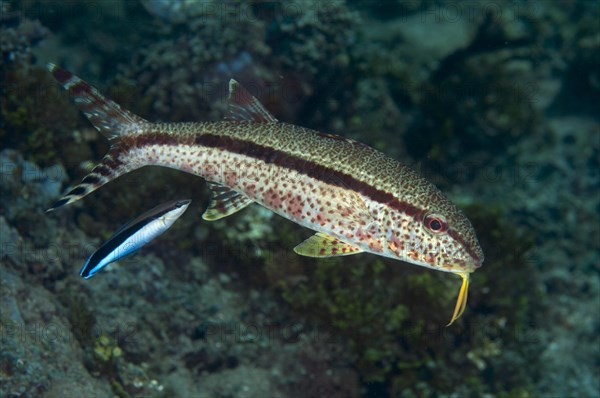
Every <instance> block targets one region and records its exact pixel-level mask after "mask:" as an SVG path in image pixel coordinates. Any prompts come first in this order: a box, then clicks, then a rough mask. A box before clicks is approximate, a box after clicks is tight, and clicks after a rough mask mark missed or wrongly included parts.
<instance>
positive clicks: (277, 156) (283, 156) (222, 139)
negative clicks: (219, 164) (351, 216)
mask: <svg viewBox="0 0 600 398" xmlns="http://www.w3.org/2000/svg"><path fill="white" fill-rule="evenodd" d="M194 143H195V144H196V145H203V146H207V147H211V148H220V149H225V150H227V151H230V152H233V153H237V154H240V155H245V156H248V157H252V158H255V159H260V160H263V161H265V162H266V163H270V164H275V165H277V166H279V167H283V168H286V169H290V170H295V171H297V172H299V173H301V174H304V175H307V176H309V177H312V178H314V179H316V180H319V181H323V182H325V183H327V184H330V185H335V186H338V187H342V188H346V189H352V190H353V191H356V192H360V193H362V194H363V195H365V196H367V197H369V198H371V199H372V200H374V201H376V202H379V203H385V204H388V205H390V206H392V207H393V208H395V209H397V210H399V211H401V212H403V213H405V214H407V215H409V216H412V217H414V218H415V219H418V218H420V217H421V215H422V213H423V212H422V211H421V209H419V208H418V207H415V206H413V205H411V204H410V203H406V202H402V201H400V200H398V199H397V198H396V197H394V195H392V194H391V193H388V192H384V191H381V190H379V189H376V188H374V187H373V186H371V185H369V184H367V183H366V182H363V181H360V180H357V179H356V178H354V177H352V176H351V175H348V174H345V173H342V172H339V171H337V170H333V169H331V168H329V167H326V166H323V165H320V164H318V163H315V162H312V161H310V160H306V159H301V158H299V157H297V156H294V155H290V154H288V153H285V152H283V151H280V150H277V149H275V148H271V147H266V146H262V145H258V144H255V143H253V142H250V141H243V140H238V139H235V138H231V137H227V136H219V135H210V134H203V135H199V136H196V138H195V142H194Z"/></svg>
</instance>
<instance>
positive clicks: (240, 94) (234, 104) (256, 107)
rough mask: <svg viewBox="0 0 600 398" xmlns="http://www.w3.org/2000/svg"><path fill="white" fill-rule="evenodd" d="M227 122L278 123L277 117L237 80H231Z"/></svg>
mask: <svg viewBox="0 0 600 398" xmlns="http://www.w3.org/2000/svg"><path fill="white" fill-rule="evenodd" d="M228 101H229V103H228V114H227V117H226V119H227V120H237V121H245V122H263V123H268V122H277V119H275V116H273V115H271V113H270V112H269V111H268V110H267V109H266V108H265V107H264V106H263V104H261V103H260V101H259V100H257V99H256V97H255V96H253V95H252V94H250V93H249V92H248V91H246V89H245V88H244V87H242V85H241V84H239V83H238V82H237V81H236V80H233V79H231V80H229V98H228Z"/></svg>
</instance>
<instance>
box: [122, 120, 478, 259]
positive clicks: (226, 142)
mask: <svg viewBox="0 0 600 398" xmlns="http://www.w3.org/2000/svg"><path fill="white" fill-rule="evenodd" d="M188 139H189V140H190V141H191V142H182V140H188ZM122 144H123V145H122V148H123V147H124V146H128V147H129V146H135V147H143V146H147V145H166V146H173V145H179V144H188V145H194V144H195V145H200V146H206V147H210V148H219V149H223V150H226V151H229V152H233V153H237V154H240V155H244V156H248V157H251V158H254V159H259V160H262V161H264V162H266V163H270V164H275V165H277V166H279V167H283V168H286V169H290V170H295V171H297V172H299V173H301V174H304V175H307V176H309V177H312V178H314V179H316V180H319V181H323V182H325V183H327V184H330V185H334V186H338V187H342V188H345V189H351V190H353V191H356V192H360V193H361V194H363V195H365V196H367V197H368V198H370V199H371V200H373V201H375V202H378V203H382V204H386V205H388V206H390V207H392V208H394V209H396V210H398V211H400V212H402V213H404V214H406V215H408V216H410V217H413V219H414V220H416V221H422V220H423V216H424V215H425V210H422V209H420V208H418V207H416V206H413V205H411V204H410V203H407V202H403V201H401V200H398V198H396V197H395V196H394V195H392V194H391V193H388V192H385V191H382V190H379V189H377V188H375V187H373V186H371V185H369V184H368V183H366V182H364V181H360V180H358V179H356V178H354V177H353V176H351V175H348V174H345V173H342V172H339V171H337V170H333V169H331V168H329V167H326V166H323V165H320V164H318V163H315V162H312V161H310V160H306V159H301V158H299V157H297V156H294V155H290V154H289V153H285V152H283V151H280V150H278V149H275V148H271V147H267V146H263V145H259V144H256V143H254V142H251V141H244V140H239V139H236V138H232V137H228V136H223V135H214V134H202V135H197V136H194V137H193V141H192V138H191V137H189V138H188V137H185V136H177V135H171V134H166V133H158V132H157V133H149V134H144V135H143V136H140V137H137V139H136V140H135V142H129V143H124V142H122ZM123 149H125V148H123ZM450 232H452V235H451V236H452V237H453V238H454V239H455V240H457V241H458V242H460V243H461V244H462V246H463V247H465V248H466V250H467V252H468V253H469V255H470V256H471V257H472V258H473V259H475V260H476V261H479V256H477V255H476V253H475V251H474V250H472V248H471V247H470V246H469V245H468V244H466V242H465V241H464V240H463V239H462V238H461V237H460V236H459V235H458V234H457V233H455V231H453V230H452V229H450V230H449V233H450Z"/></svg>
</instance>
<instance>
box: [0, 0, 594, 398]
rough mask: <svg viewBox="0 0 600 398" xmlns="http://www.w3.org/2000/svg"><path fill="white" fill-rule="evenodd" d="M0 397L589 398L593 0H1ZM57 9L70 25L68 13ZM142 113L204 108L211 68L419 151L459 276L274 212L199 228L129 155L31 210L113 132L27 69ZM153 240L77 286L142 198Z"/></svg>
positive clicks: (187, 187)
mask: <svg viewBox="0 0 600 398" xmlns="http://www.w3.org/2000/svg"><path fill="white" fill-rule="evenodd" d="M0 8H1V10H2V15H1V16H0V33H1V35H0V37H1V39H0V50H1V53H2V59H1V60H0V72H2V76H1V77H0V78H1V79H2V82H1V84H0V94H1V98H0V148H1V149H0V303H1V308H0V339H1V340H0V395H1V396H7V397H21V396H22V397H25V396H43V397H65V396H67V397H68V396H74V397H75V396H77V397H79V396H102V397H103V396H119V397H137V396H145V397H147V396H151V397H190V396H198V397H223V398H225V397H321V396H322V397H353V396H356V397H359V396H369V397H371V396H373V397H380V396H381V397H397V396H400V397H468V396H486V397H499V398H504V397H537V396H540V397H546V396H548V397H549V396H552V397H573V396H577V397H596V396H597V394H598V391H600V378H599V376H598V375H599V374H600V367H599V365H598V364H599V363H600V352H599V350H600V349H599V346H600V337H599V336H600V333H599V332H600V268H599V264H600V243H599V242H600V227H599V225H600V195H599V189H600V183H599V182H600V175H599V171H598V170H600V161H599V159H600V120H599V118H598V112H597V109H598V107H599V105H600V76H599V72H598V71H600V60H599V54H600V39H599V37H600V28H599V27H598V19H599V18H600V7H599V6H598V5H597V4H596V3H594V2H587V1H573V2H562V3H559V2H543V1H529V2H512V1H493V2H492V1H482V2H465V3H457V2H454V1H439V2H435V3H432V2H426V1H399V2H391V1H390V2H345V1H332V2H319V1H317V2H315V1H304V0H303V1H298V2H245V1H241V2H229V1H217V0H215V1H206V2H194V1H186V0H181V1H172V2H163V1H154V0H142V1H139V2H137V1H118V0H110V1H99V2H94V3H85V2H82V3H69V2H64V3H63V2H43V1H27V2H16V1H0ZM66 22H68V23H66ZM45 62H55V63H58V64H61V65H62V66H64V67H66V68H68V69H70V70H72V71H73V72H75V73H77V74H78V75H80V76H81V77H83V78H85V79H86V80H88V81H90V82H91V83H93V84H94V85H95V86H97V87H98V88H99V89H100V90H101V91H102V92H104V93H106V94H107V95H108V96H110V97H111V98H113V99H115V100H116V101H117V102H119V103H120V104H122V105H123V106H124V107H126V108H128V109H130V110H132V111H134V112H136V113H138V114H140V115H141V116H143V117H145V118H147V119H149V120H155V121H184V120H218V119H219V118H220V117H221V115H222V112H223V109H224V106H223V101H222V99H223V95H224V92H225V88H226V87H225V86H226V82H227V79H229V78H230V77H235V78H236V79H238V80H240V81H241V82H242V83H243V84H245V85H246V86H247V87H248V88H249V89H250V91H252V92H253V93H254V94H256V95H257V97H259V98H260V99H261V100H262V101H263V102H264V103H265V105H266V107H267V108H268V109H270V110H272V111H273V112H274V113H275V114H276V115H277V117H278V118H279V119H280V120H285V121H286V122H292V123H296V124H300V125H303V126H307V127H311V128H315V129H317V130H320V131H325V132H331V133H336V134H341V135H344V136H347V137H351V138H354V139H358V140H360V141H363V142H365V143H367V144H369V145H371V146H374V147H376V148H378V149H380V150H383V151H384V152H386V153H387V154H389V155H391V156H394V157H396V158H397V159H400V160H402V161H404V162H406V163H410V164H412V165H413V166H414V167H415V168H416V169H418V170H419V171H420V172H421V173H422V174H424V175H425V176H426V177H427V178H428V179H430V180H431V181H432V182H434V183H435V184H436V185H438V186H439V187H440V188H441V189H442V190H443V191H444V192H445V193H447V194H448V195H449V196H450V197H451V199H452V200H453V201H455V202H456V203H457V204H458V205H459V206H460V207H461V208H463V209H464V211H465V212H466V214H467V215H468V216H469V218H470V219H471V221H472V222H473V224H474V227H475V229H476V230H477V234H478V237H479V239H480V241H481V244H482V246H483V249H484V252H485V253H486V261H485V264H484V267H483V268H481V269H480V270H478V271H477V272H476V273H475V274H474V275H473V278H472V285H471V290H470V294H469V303H468V307H467V311H466V313H465V314H464V316H463V317H462V318H461V319H460V320H459V321H458V322H457V323H456V324H455V325H452V326H451V327H449V328H446V327H444V325H445V324H446V323H447V321H448V318H449V315H450V312H451V309H452V305H453V301H454V299H455V295H456V291H457V289H458V283H459V281H458V280H457V279H456V278H455V277H454V276H452V275H449V274H444V273H436V272H433V271H430V270H425V269H420V268H418V267H412V266H407V265H405V264H402V263H398V262H394V261H392V260H388V259H381V258H377V257H376V256H371V255H356V256H350V257H347V258H344V259H343V261H341V260H340V259H339V258H338V259H328V260H318V261H317V260H313V259H307V258H302V257H299V256H296V255H295V254H294V253H293V252H292V250H291V248H293V247H294V246H295V245H296V244H298V243H299V242H301V241H302V240H303V239H305V238H306V237H307V236H309V235H310V232H309V231H306V230H303V229H302V228H299V227H297V226H295V225H293V224H291V223H288V222H284V221H282V220H281V219H280V218H279V217H278V216H274V215H272V214H271V213H269V212H268V211H265V210H264V209H262V208H260V207H258V206H250V207H249V208H248V209H245V210H244V211H242V212H240V213H238V214H235V215H233V216H230V217H228V218H226V219H223V220H219V221H218V222H215V223H207V222H204V221H202V219H201V213H202V211H203V209H204V207H205V206H206V202H207V198H208V196H207V192H206V189H205V187H204V184H203V183H202V182H201V180H200V179H199V178H196V177H193V176H190V175H185V174H183V173H177V172H174V171H169V170H160V169H142V170H138V171H136V172H134V173H132V174H130V175H127V176H123V177H121V178H120V179H118V180H117V181H115V182H112V183H111V184H109V185H107V186H105V187H103V188H102V189H101V190H99V191H97V192H95V193H94V194H93V195H90V196H88V197H86V198H85V199H84V200H82V201H80V202H77V203H76V204H74V205H72V206H70V207H67V208H65V209H61V210H60V211H57V212H52V213H45V209H46V208H48V207H49V205H50V204H51V203H52V202H53V201H54V200H56V199H57V198H58V197H59V196H60V193H61V192H63V191H64V190H66V189H67V187H68V186H69V185H71V184H73V183H75V182H76V181H78V178H79V177H81V176H82V175H84V174H85V172H86V171H88V170H89V169H90V167H91V166H93V164H94V162H95V161H98V160H99V159H100V158H101V157H102V156H103V155H104V153H105V152H106V151H107V149H108V144H107V143H106V141H105V139H104V138H103V137H101V136H100V134H98V133H97V132H96V131H95V130H94V129H93V128H91V126H90V125H89V123H88V122H87V121H86V120H85V119H84V118H83V117H81V116H80V115H79V114H78V112H77V110H76V108H75V106H74V105H73V104H71V103H69V101H68V98H67V96H66V95H65V94H64V93H63V92H62V91H61V90H60V89H59V88H58V87H57V85H56V84H55V83H54V82H53V81H52V79H51V78H50V77H49V76H48V73H47V72H46V71H45V69H44V67H43V65H44V63H45ZM184 197H189V198H192V199H193V201H194V203H193V205H192V206H191V207H190V209H189V210H188V212H187V213H186V215H185V216H184V217H182V219H181V220H180V221H178V222H177V224H176V225H175V226H174V227H173V228H172V229H171V230H169V231H168V233H166V234H165V235H164V236H162V237H161V238H160V239H159V240H157V241H156V242H155V243H153V244H152V245H149V246H148V247H146V248H144V249H143V250H142V251H141V252H140V253H138V254H136V255H135V256H133V257H131V258H126V259H124V260H122V261H120V262H118V263H116V264H113V265H111V266H110V267H108V268H107V270H106V271H105V272H102V273H100V274H98V275H96V276H95V277H94V278H92V279H90V280H83V279H82V278H80V277H79V275H78V271H79V269H80V267H81V266H82V265H83V263H84V261H85V259H86V258H87V256H89V254H90V253H91V252H93V250H94V249H95V248H97V247H98V245H99V244H101V243H102V242H103V241H104V240H105V239H106V238H107V237H108V236H110V234H111V233H112V232H113V231H115V230H116V229H117V228H118V227H119V226H120V225H122V224H123V223H125V222H126V221H127V220H128V219H130V218H132V217H133V216H135V215H136V214H139V213H141V212H143V211H144V210H146V209H149V208H150V207H152V206H154V205H156V204H158V203H161V201H166V200H170V199H175V198H184Z"/></svg>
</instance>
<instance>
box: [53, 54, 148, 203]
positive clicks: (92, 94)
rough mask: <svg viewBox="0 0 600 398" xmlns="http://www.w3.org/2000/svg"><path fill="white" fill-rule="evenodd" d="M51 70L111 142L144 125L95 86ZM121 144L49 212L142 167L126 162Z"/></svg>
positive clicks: (56, 69)
mask: <svg viewBox="0 0 600 398" xmlns="http://www.w3.org/2000/svg"><path fill="white" fill-rule="evenodd" d="M48 70H49V71H50V72H51V73H52V75H53V76H54V78H55V79H56V80H57V81H58V82H59V83H60V84H61V85H62V86H63V87H64V88H65V89H66V90H67V91H68V92H69V94H71V96H72V97H73V100H74V101H75V105H77V107H78V108H79V109H80V110H81V111H82V112H83V114H84V115H85V116H86V117H87V118H88V120H89V121H90V122H91V123H92V125H93V126H94V127H95V128H96V129H97V130H98V131H99V132H100V133H102V134H103V135H104V136H105V137H107V138H108V139H109V140H110V141H111V143H114V141H116V140H117V139H118V138H119V137H122V136H126V135H131V134H136V133H138V132H140V131H141V130H142V129H143V127H144V125H147V124H148V121H146V120H145V119H143V118H141V117H139V116H137V115H134V114H133V113H131V112H129V111H127V110H125V109H123V108H121V107H120V106H119V105H118V104H117V103H115V102H113V101H111V100H109V99H107V98H105V97H104V96H103V95H102V94H100V93H99V92H98V90H96V89H95V88H94V87H92V86H90V85H89V84H88V83H86V82H85V81H83V80H81V79H80V78H78V77H77V76H75V75H73V74H72V73H71V72H69V71H67V70H64V69H62V68H60V67H58V66H56V65H54V64H48ZM121 155H122V153H121V151H120V150H119V146H118V145H111V149H110V150H109V152H108V154H107V155H106V156H105V157H104V159H102V161H101V162H100V163H99V164H98V165H96V167H94V168H93V169H92V171H91V173H90V174H88V175H87V176H85V178H84V179H83V180H82V181H81V183H80V184H79V185H77V186H75V187H74V188H72V189H71V190H70V191H69V192H68V193H67V194H65V195H64V196H63V197H62V198H61V199H60V200H58V201H57V202H56V203H54V204H53V205H52V207H50V208H49V209H48V210H47V211H51V210H54V209H56V208H59V207H62V206H64V205H67V204H69V203H73V202H75V201H77V200H79V199H81V198H83V197H84V196H86V195H87V194H89V193H91V192H93V191H95V190H96V189H98V188H100V187H101V186H102V185H104V184H106V183H107V182H109V181H111V180H113V179H115V178H117V177H119V176H120V175H123V174H125V173H127V172H130V171H132V170H135V169H137V168H139V167H141V166H142V165H141V164H132V163H130V162H129V163H128V162H123V161H122V160H121V159H120V157H121Z"/></svg>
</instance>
